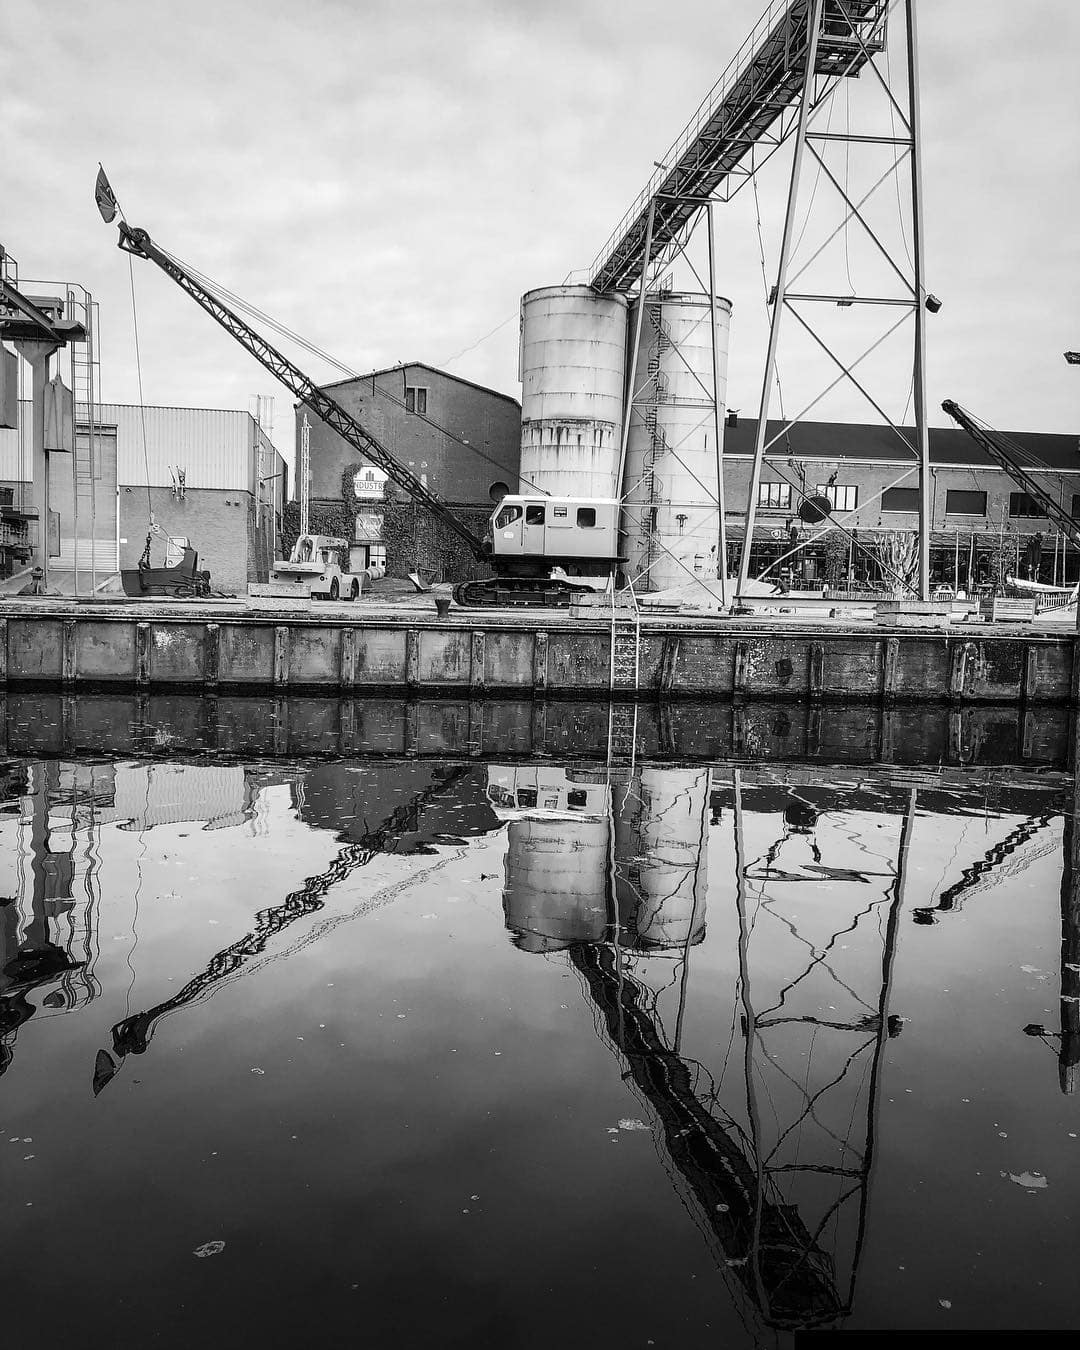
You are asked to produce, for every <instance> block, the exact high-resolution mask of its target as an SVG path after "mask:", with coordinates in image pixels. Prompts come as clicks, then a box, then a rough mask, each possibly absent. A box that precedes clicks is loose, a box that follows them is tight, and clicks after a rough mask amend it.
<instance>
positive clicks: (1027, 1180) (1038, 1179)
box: [1001, 1172, 1050, 1191]
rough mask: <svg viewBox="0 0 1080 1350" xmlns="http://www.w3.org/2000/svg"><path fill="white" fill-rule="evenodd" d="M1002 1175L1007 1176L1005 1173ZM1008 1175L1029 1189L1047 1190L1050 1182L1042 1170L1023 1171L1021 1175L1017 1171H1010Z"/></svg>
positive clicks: (1011, 1179) (1019, 1184) (1010, 1178)
mask: <svg viewBox="0 0 1080 1350" xmlns="http://www.w3.org/2000/svg"><path fill="white" fill-rule="evenodd" d="M1001 1175H1002V1176H1005V1173H1004V1172H1003V1173H1002V1174H1001ZM1008 1177H1009V1180H1010V1181H1015V1182H1016V1184H1017V1185H1018V1186H1026V1187H1027V1188H1028V1189H1029V1190H1040V1191H1041V1190H1045V1189H1046V1187H1047V1186H1049V1184H1050V1183H1049V1182H1048V1181H1047V1179H1046V1178H1045V1177H1044V1176H1043V1174H1042V1173H1041V1172H1021V1173H1020V1175H1019V1176H1017V1175H1016V1173H1015V1172H1010V1173H1009V1174H1008Z"/></svg>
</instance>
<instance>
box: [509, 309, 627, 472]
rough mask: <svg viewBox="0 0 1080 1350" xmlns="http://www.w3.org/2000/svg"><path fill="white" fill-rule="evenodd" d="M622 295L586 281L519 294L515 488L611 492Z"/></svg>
mask: <svg viewBox="0 0 1080 1350" xmlns="http://www.w3.org/2000/svg"><path fill="white" fill-rule="evenodd" d="M626 314H627V302H626V299H625V298H624V297H623V296H621V295H597V294H596V292H595V291H593V290H592V289H591V288H590V287H588V286H544V287H541V288H540V289H539V290H535V291H529V292H527V293H526V295H524V296H523V297H522V301H521V346H520V351H519V371H518V374H519V377H520V379H521V470H520V472H521V491H522V492H535V491H536V490H537V489H538V488H539V489H541V490H542V491H544V492H547V493H550V494H551V495H552V496H566V497H607V498H611V497H617V496H618V495H619V493H618V482H617V478H618V471H619V451H620V445H621V440H622V426H623V400H624V397H625V383H626Z"/></svg>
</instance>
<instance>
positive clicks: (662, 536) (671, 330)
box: [623, 293, 731, 591]
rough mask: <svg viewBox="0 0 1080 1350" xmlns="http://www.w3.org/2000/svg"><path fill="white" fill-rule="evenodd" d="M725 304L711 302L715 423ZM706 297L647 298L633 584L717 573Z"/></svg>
mask: <svg viewBox="0 0 1080 1350" xmlns="http://www.w3.org/2000/svg"><path fill="white" fill-rule="evenodd" d="M730 327H731V301H730V300H724V299H722V298H721V297H720V296H717V298H716V364H717V373H718V377H719V389H718V401H719V403H720V409H719V416H718V419H717V421H718V422H719V425H720V426H721V427H722V426H723V421H724V403H725V401H726V396H727V356H728V337H729V332H730ZM709 328H710V321H709V297H708V296H707V295H702V294H683V293H672V294H668V295H659V296H653V297H650V298H647V299H646V301H645V316H644V318H643V320H642V324H641V340H640V342H639V344H638V359H637V370H636V373H635V376H634V386H635V389H636V390H637V391H638V392H637V394H636V396H635V398H634V405H633V409H632V411H631V414H630V434H629V437H628V438H627V450H626V473H625V477H624V480H623V483H624V489H625V495H626V499H627V503H628V510H627V511H626V512H625V515H624V521H625V529H626V546H627V549H628V551H629V559H630V562H629V575H630V576H631V577H640V578H641V580H640V581H635V583H634V585H635V588H636V589H638V590H653V591H657V590H665V589H667V588H668V587H669V586H682V585H686V584H687V583H688V582H689V581H691V579H692V578H693V577H694V576H700V577H702V578H704V579H710V578H713V577H715V576H716V575H717V565H718V559H717V552H716V548H717V539H718V536H719V517H718V515H717V505H716V502H717V473H716V425H717V423H716V422H714V420H713V353H712V343H711V341H710V337H709Z"/></svg>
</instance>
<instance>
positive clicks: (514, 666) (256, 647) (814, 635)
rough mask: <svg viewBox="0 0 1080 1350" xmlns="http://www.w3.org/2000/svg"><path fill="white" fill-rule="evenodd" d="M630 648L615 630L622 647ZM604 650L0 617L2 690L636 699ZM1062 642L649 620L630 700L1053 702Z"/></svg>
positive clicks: (326, 626) (377, 612)
mask: <svg viewBox="0 0 1080 1350" xmlns="http://www.w3.org/2000/svg"><path fill="white" fill-rule="evenodd" d="M631 631H632V630H631ZM627 640H628V639H627V637H626V636H625V630H624V636H622V637H621V638H620V642H621V643H624V644H625V642H626V641H627ZM629 640H630V641H631V642H632V638H631V639H629ZM611 643H612V633H611V625H610V623H609V622H605V621H603V620H590V621H583V620H578V619H571V618H569V617H567V616H564V615H560V614H557V613H552V612H550V611H548V612H545V613H543V614H530V615H521V614H510V615H507V614H498V615H496V614H485V613H475V612H468V613H465V612H458V613H454V614H452V615H451V617H450V618H448V619H439V618H437V617H436V616H435V615H434V614H429V613H428V612H427V611H423V610H415V609H412V610H409V609H404V608H402V609H390V608H389V607H385V610H384V609H383V608H382V607H379V608H376V607H374V606H372V607H371V608H363V609H362V608H358V609H355V610H352V611H350V610H349V609H348V608H346V607H345V606H342V607H340V608H338V609H334V610H330V608H329V607H327V609H326V610H325V611H318V610H317V611H313V612H307V611H296V610H293V611H273V612H267V611H252V610H249V609H243V608H241V607H239V606H236V605H233V606H229V605H217V606H215V605H212V604H202V605H199V604H193V603H190V602H188V603H184V602H173V603H166V602H155V603H153V604H141V605H140V604H138V603H135V604H112V605H110V604H105V603H102V604H87V603H77V602H64V601H59V600H56V601H52V600H35V601H32V602H28V601H26V600H19V601H9V602H6V603H5V604H3V605H0V684H8V685H18V684H22V683H28V682H34V683H39V684H57V685H68V686H86V687H91V686H100V685H131V686H134V687H136V688H149V687H156V688H168V687H173V688H183V687H198V688H202V689H203V690H207V691H218V690H229V689H233V690H239V689H252V688H258V689H272V690H276V691H278V692H285V691H289V690H311V691H321V692H336V693H342V692H346V693H348V692H365V691H366V692H377V691H386V690H394V691H402V690H407V691H412V692H415V693H416V694H425V693H429V694H435V693H445V692H451V693H465V694H467V695H468V696H470V697H475V696H483V695H485V694H528V695H530V696H531V695H544V696H548V695H551V696H555V697H570V696H582V695H585V696H592V695H606V694H607V693H608V692H609V690H611V689H612V688H614V690H615V692H617V693H622V692H633V691H634V689H635V682H634V677H633V667H634V662H633V660H632V659H630V660H628V659H627V652H626V650H625V647H624V648H623V650H621V651H620V650H619V649H618V647H617V651H616V660H615V662H614V663H612V660H611ZM1075 643H1076V639H1075V637H1074V636H1073V635H1072V634H1071V633H1070V634H1052V633H1045V632H1042V631H1039V630H1032V629H1020V628H1017V627H1016V626H1015V625H1013V626H1008V625H999V626H994V627H991V626H988V625H979V626H970V627H960V626H957V627H955V628H952V629H949V630H946V631H943V632H938V631H931V630H920V629H914V630H913V629H888V628H881V627H871V626H870V625H861V626H856V625H849V626H843V625H829V626H826V625H823V624H820V623H818V624H814V623H785V624H784V625H783V626H782V627H781V626H779V625H777V624H775V623H773V624H769V623H768V622H767V621H765V620H762V619H760V618H759V619H730V620H712V621H703V620H698V621H685V620H681V619H676V618H671V619H663V620H661V619H656V620H649V621H647V622H643V623H642V625H641V636H640V650H639V660H638V680H637V685H636V688H637V689H638V691H639V692H640V693H642V694H644V695H650V694H654V695H659V696H661V697H664V698H670V699H678V698H691V697H693V698H701V697H714V698H715V697H721V698H722V697H728V696H736V697H738V696H742V697H745V698H762V699H809V700H811V701H813V700H822V701H834V700H836V701H851V700H860V701H871V702H886V703H887V702H890V701H904V700H912V701H918V702H968V703H1000V702H1012V701H1019V702H1022V703H1027V704H1036V703H1068V702H1075V701H1076V698H1077V692H1078V688H1077V677H1078V675H1080V671H1078V669H1077V662H1076V660H1075V655H1074V648H1075ZM631 650H632V648H631ZM613 664H614V666H615V679H614V683H613V684H612V681H611V670H612V665H613Z"/></svg>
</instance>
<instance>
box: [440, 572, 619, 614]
mask: <svg viewBox="0 0 1080 1350" xmlns="http://www.w3.org/2000/svg"><path fill="white" fill-rule="evenodd" d="M594 594H595V592H594V590H593V588H592V587H591V586H576V585H575V584H574V583H573V582H572V581H561V580H552V579H549V578H545V577H485V578H484V579H483V580H482V581H463V582H461V583H460V585H457V586H455V587H454V600H455V601H456V602H457V604H458V605H459V606H460V607H461V608H462V609H492V608H508V609H520V608H528V607H531V608H533V609H537V608H542V609H568V608H569V606H570V602H571V601H572V600H573V599H574V597H575V596H578V595H594Z"/></svg>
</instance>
